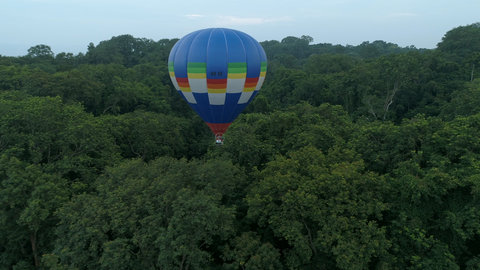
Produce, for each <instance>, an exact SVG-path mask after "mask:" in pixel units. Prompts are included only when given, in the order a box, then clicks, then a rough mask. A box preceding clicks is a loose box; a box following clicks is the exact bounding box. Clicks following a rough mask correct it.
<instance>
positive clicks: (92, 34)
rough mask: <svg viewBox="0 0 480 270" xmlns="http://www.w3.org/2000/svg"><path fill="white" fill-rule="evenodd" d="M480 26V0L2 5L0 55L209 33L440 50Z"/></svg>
mask: <svg viewBox="0 0 480 270" xmlns="http://www.w3.org/2000/svg"><path fill="white" fill-rule="evenodd" d="M476 22H480V0H383V1H381V0H328V1H327V0H295V1H292V0H288V1H287V0H256V1H253V0H243V1H235V0H231V1H228V0H201V1H193V0H167V1H165V0H163V1H162V0H128V1H127V0H0V55H7V56H19V55H25V54H27V50H28V48H30V47H32V46H35V45H38V44H46V45H49V46H50V47H51V48H52V50H53V52H54V53H60V52H72V53H74V54H77V53H79V52H83V53H84V52H86V50H87V46H88V44H89V43H90V42H93V43H94V44H98V42H100V41H103V40H108V39H110V38H111V37H113V36H118V35H122V34H131V35H133V36H134V37H139V38H149V39H153V40H155V41H156V40H159V39H162V38H181V37H182V36H184V35H186V34H188V33H190V32H192V31H195V30H198V29H202V28H208V27H227V28H233V29H237V30H240V31H243V32H246V33H248V34H250V35H251V36H253V37H254V38H256V39H257V40H258V41H265V40H279V41H280V40H281V39H282V38H284V37H287V36H296V37H300V36H302V35H309V36H311V37H313V39H314V43H332V44H341V45H347V44H349V45H358V44H360V43H362V42H363V41H375V40H384V41H387V42H392V43H397V44H399V45H400V46H409V45H414V46H416V47H417V48H435V47H436V44H437V43H438V42H440V41H441V39H442V37H443V35H444V34H445V33H446V32H447V31H449V30H451V29H453V28H455V27H457V26H461V25H468V24H472V23H476Z"/></svg>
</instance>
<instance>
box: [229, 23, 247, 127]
mask: <svg viewBox="0 0 480 270" xmlns="http://www.w3.org/2000/svg"><path fill="white" fill-rule="evenodd" d="M233 33H234V34H235V35H236V36H237V38H238V40H240V44H241V45H242V48H243V53H244V55H245V67H246V69H245V81H246V80H247V74H248V54H247V49H246V48H245V44H243V40H242V38H241V37H240V36H239V35H238V34H237V31H233ZM244 90H245V82H244V83H243V89H242V92H240V96H239V97H238V100H237V105H236V106H240V104H239V103H238V102H239V101H240V98H241V97H242V95H243V91H244ZM237 110H238V108H237V107H235V110H233V116H235V115H238V114H240V113H237ZM232 118H233V117H232Z"/></svg>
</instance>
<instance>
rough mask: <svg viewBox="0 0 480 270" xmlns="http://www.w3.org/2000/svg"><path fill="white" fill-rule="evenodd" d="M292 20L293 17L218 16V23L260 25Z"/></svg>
mask: <svg viewBox="0 0 480 270" xmlns="http://www.w3.org/2000/svg"><path fill="white" fill-rule="evenodd" d="M287 21H292V18H291V17H288V16H285V17H277V18H259V17H236V16H218V18H217V24H219V25H236V26H238V25H259V24H265V23H275V22H287Z"/></svg>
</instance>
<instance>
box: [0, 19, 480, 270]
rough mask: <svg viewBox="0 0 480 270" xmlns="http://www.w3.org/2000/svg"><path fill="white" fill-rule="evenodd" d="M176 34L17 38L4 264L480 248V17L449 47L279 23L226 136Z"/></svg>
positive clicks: (212, 260)
mask: <svg viewBox="0 0 480 270" xmlns="http://www.w3.org/2000/svg"><path fill="white" fill-rule="evenodd" d="M176 41H177V39H171V40H170V39H162V40H159V41H153V40H150V39H144V38H135V37H132V36H130V35H122V36H117V37H113V38H111V39H110V40H107V41H102V42H100V43H99V44H97V45H95V44H93V43H91V44H90V45H89V46H88V50H87V52H86V53H85V54H78V55H73V54H71V53H58V54H55V53H53V52H52V51H51V48H50V47H49V46H48V45H37V46H34V47H31V48H30V49H29V50H28V52H27V54H26V55H25V56H21V57H6V56H0V269H15V270H20V269H57V270H60V269H79V270H80V269H116V270H117V269H232V270H233V269H242V270H243V269H249V270H252V269H467V270H473V269H479V268H480V23H475V24H471V25H466V26H460V27H456V28H454V29H452V30H450V31H448V32H447V33H446V34H445V35H444V37H443V39H442V41H441V42H440V43H439V44H438V45H437V47H436V48H435V49H417V48H415V47H413V46H410V47H399V46H398V45H396V44H392V43H388V42H384V41H374V42H364V43H362V44H360V45H358V46H350V45H347V46H342V45H332V44H326V43H319V44H314V43H313V39H312V38H311V37H309V36H301V37H286V38H284V39H283V40H281V41H264V42H261V44H262V46H263V47H264V49H265V51H266V53H267V57H268V60H269V62H268V70H267V78H266V81H265V84H264V86H263V88H262V90H261V91H260V93H259V95H258V96H257V97H256V98H255V100H254V101H253V102H252V104H250V105H249V106H248V107H247V110H246V112H244V113H243V114H241V115H240V117H239V118H238V119H237V120H236V121H235V122H234V123H233V124H232V126H231V128H230V129H229V130H228V132H227V133H226V134H225V144H224V145H223V146H221V147H218V146H216V145H214V144H213V137H212V136H213V135H212V134H211V133H210V131H209V129H208V127H207V126H206V125H205V124H204V123H203V122H202V120H201V119H200V118H199V117H198V116H196V115H195V114H194V112H193V111H192V110H191V109H190V108H189V107H188V105H187V104H186V102H184V101H183V100H182V99H181V98H180V95H179V94H178V93H176V90H175V89H174V88H173V86H172V84H171V82H170V78H169V75H168V70H167V65H166V63H167V58H168V54H169V52H170V49H171V48H172V46H173V45H174V44H175V42H176Z"/></svg>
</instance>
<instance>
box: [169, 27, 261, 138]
mask: <svg viewBox="0 0 480 270" xmlns="http://www.w3.org/2000/svg"><path fill="white" fill-rule="evenodd" d="M168 69H169V73H170V79H171V80H172V83H173V85H174V86H175V88H176V89H177V91H178V92H179V93H180V94H181V95H182V97H183V98H184V99H185V100H186V101H187V102H188V104H189V105H190V107H192V108H193V110H195V111H196V112H197V114H198V115H199V116H200V117H201V118H202V119H203V120H204V121H205V122H206V123H207V125H208V126H209V127H210V129H211V130H212V132H213V133H214V134H215V135H219V136H222V135H223V133H224V132H225V131H226V130H227V128H228V126H229V125H230V123H232V121H233V120H235V118H237V116H238V115H239V114H240V113H241V112H242V111H243V109H245V107H246V106H247V105H248V103H250V101H252V99H253V98H254V97H255V95H256V94H257V92H258V90H260V88H261V86H262V84H263V81H264V80H265V74H266V71H267V57H266V55H265V51H264V50H263V48H262V46H261V45H260V44H259V43H258V42H257V41H256V40H255V39H253V38H252V37H251V36H249V35H247V34H245V33H243V32H240V31H237V30H232V29H226V28H209V29H203V30H198V31H195V32H192V33H190V34H188V35H186V36H185V37H183V38H181V39H180V40H179V41H178V42H177V43H176V44H175V45H174V46H173V48H172V50H171V51H170V55H169V57H168Z"/></svg>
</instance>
